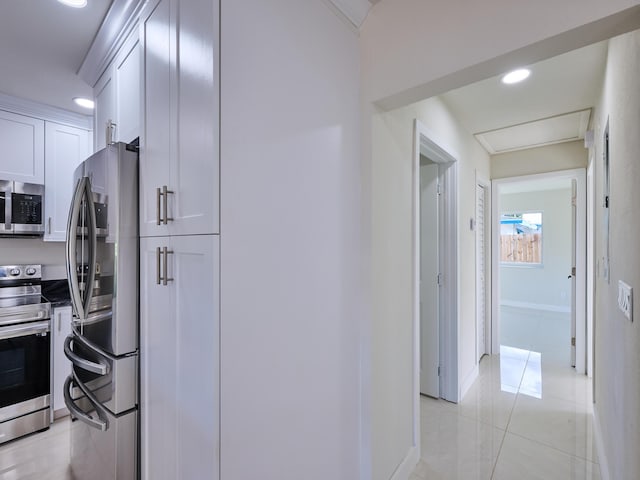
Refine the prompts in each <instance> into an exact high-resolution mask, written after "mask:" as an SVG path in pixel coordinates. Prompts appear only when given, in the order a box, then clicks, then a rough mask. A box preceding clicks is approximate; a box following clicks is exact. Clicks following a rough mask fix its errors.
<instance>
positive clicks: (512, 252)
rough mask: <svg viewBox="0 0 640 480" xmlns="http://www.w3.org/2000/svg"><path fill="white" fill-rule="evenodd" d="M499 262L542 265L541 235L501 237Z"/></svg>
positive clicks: (524, 234)
mask: <svg viewBox="0 0 640 480" xmlns="http://www.w3.org/2000/svg"><path fill="white" fill-rule="evenodd" d="M500 261H501V262H505V263H542V234H540V233H521V234H518V235H501V236H500Z"/></svg>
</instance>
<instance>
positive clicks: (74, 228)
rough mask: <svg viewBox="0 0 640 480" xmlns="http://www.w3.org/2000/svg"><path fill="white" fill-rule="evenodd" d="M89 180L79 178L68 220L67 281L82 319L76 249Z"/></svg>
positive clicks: (72, 300)
mask: <svg viewBox="0 0 640 480" xmlns="http://www.w3.org/2000/svg"><path fill="white" fill-rule="evenodd" d="M87 180H88V179H87V177H82V178H80V179H78V183H77V184H76V189H75V192H74V193H73V199H72V201H71V207H70V209H69V217H68V220H67V242H66V257H67V281H68V282H69V292H70V296H71V303H72V304H73V309H74V310H75V312H76V315H77V316H78V318H80V319H82V318H84V316H85V312H84V304H83V302H82V295H81V294H80V285H79V283H78V260H77V258H76V250H77V246H78V219H79V218H80V209H81V207H82V196H83V193H84V192H85V183H86V182H87Z"/></svg>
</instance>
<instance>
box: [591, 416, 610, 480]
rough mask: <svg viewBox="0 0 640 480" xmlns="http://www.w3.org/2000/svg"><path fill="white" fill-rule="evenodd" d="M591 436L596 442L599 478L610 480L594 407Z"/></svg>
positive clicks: (598, 419)
mask: <svg viewBox="0 0 640 480" xmlns="http://www.w3.org/2000/svg"><path fill="white" fill-rule="evenodd" d="M593 436H594V438H595V441H596V451H597V452H598V461H599V463H600V477H601V478H602V480H611V474H610V473H609V461H608V460H607V455H606V452H605V450H604V440H603V438H602V428H601V426H600V417H599V416H598V409H597V407H596V405H594V406H593Z"/></svg>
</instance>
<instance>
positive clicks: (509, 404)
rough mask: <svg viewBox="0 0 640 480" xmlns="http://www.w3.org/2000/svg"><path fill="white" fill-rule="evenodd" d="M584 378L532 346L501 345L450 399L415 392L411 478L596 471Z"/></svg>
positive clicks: (560, 475) (477, 479)
mask: <svg viewBox="0 0 640 480" xmlns="http://www.w3.org/2000/svg"><path fill="white" fill-rule="evenodd" d="M592 412H593V405H592V393H591V380H590V379H588V378H587V377H586V376H582V375H576V374H575V371H574V369H572V368H570V367H567V366H561V365H560V364H559V363H558V362H557V360H554V359H553V358H549V357H547V356H545V355H544V354H541V353H539V352H534V351H528V350H522V349H518V348H513V347H504V346H503V347H501V355H495V356H485V357H484V358H483V359H482V361H481V363H480V374H479V377H478V379H477V380H476V382H475V383H474V385H473V386H472V387H471V389H470V390H469V392H468V393H467V394H466V395H465V397H464V399H463V401H462V402H461V403H460V404H458V405H456V404H453V403H449V402H446V401H444V400H435V399H432V398H428V397H421V414H422V417H421V430H422V431H421V438H422V452H421V459H420V462H419V463H418V465H417V467H416V469H415V470H414V472H413V474H412V476H411V477H410V478H411V480H427V479H428V480H440V479H441V480H453V479H465V480H489V479H491V480H513V479H518V480H534V479H540V480H569V479H571V480H584V479H587V480H594V479H599V478H600V468H599V465H598V463H597V462H598V459H597V455H596V447H595V442H594V434H593V421H592Z"/></svg>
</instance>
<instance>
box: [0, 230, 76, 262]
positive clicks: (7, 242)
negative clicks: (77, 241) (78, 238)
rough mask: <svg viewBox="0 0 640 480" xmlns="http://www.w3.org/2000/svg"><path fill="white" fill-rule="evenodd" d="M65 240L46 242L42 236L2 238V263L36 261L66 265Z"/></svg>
mask: <svg viewBox="0 0 640 480" xmlns="http://www.w3.org/2000/svg"><path fill="white" fill-rule="evenodd" d="M64 255H65V253H64V242H44V241H43V240H42V239H41V238H28V237H19V238H0V265H14V264H23V263H35V264H38V263H39V264H42V265H64V263H65V257H64Z"/></svg>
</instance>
